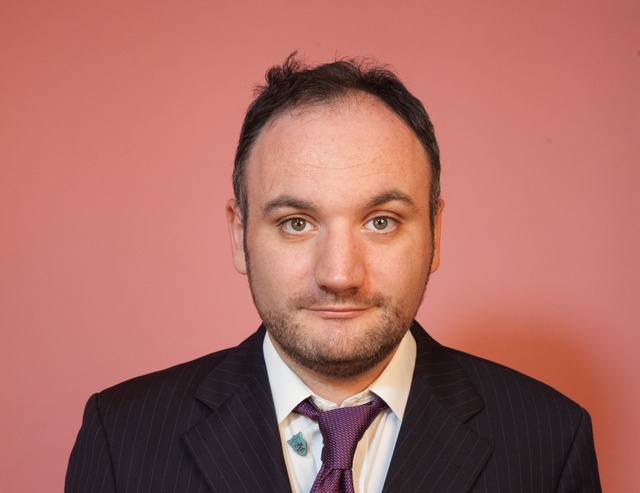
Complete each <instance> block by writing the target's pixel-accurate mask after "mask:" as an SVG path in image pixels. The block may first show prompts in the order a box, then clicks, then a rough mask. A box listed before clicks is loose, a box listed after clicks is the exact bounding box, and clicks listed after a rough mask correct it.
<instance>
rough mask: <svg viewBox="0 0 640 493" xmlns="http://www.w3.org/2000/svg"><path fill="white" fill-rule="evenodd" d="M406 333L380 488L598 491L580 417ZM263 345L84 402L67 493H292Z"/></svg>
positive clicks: (527, 382)
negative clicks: (409, 345) (400, 411)
mask: <svg viewBox="0 0 640 493" xmlns="http://www.w3.org/2000/svg"><path fill="white" fill-rule="evenodd" d="M412 332H413V335H414V337H415V338H416V342H417V346H418V355H417V360H416V368H415V374H414V381H413V383H412V387H411V393H410V395H409V400H408V402H407V409H406V412H405V416H404V419H403V424H402V428H401V430H400V435H399V437H398V442H397V444H396V449H395V451H394V455H393V458H392V461H391V465H390V468H389V472H388V474H387V479H386V483H385V487H384V491H385V492H386V493H394V492H470V491H473V492H491V493H495V492H536V493H540V492H547V491H550V492H551V491H553V492H563V493H564V492H583V491H584V492H587V491H588V492H590V491H595V492H597V491H600V485H599V480H598V473H597V465H596V457H595V452H594V450H593V435H592V431H591V423H590V420H589V416H588V414H587V413H586V411H584V410H583V409H581V408H580V407H579V406H578V405H577V404H575V403H573V402H572V401H570V400H569V399H567V398H565V397H563V396H562V395H561V394H559V393H558V392H556V391H554V390H553V389H551V388H550V387H548V386H546V385H544V384H542V383H540V382H537V381H535V380H532V379H530V378H528V377H525V376H524V375H521V374H519V373H517V372H515V371H512V370H509V369H507V368H504V367H502V366H500V365H496V364H494V363H489V362H487V361H485V360H482V359H480V358H475V357H473V356H470V355H467V354H464V353H461V352H457V351H454V350H451V349H448V348H444V347H442V346H440V345H439V344H438V343H437V342H435V341H434V340H433V339H431V338H430V337H429V336H428V335H427V334H426V333H425V332H424V331H423V330H422V329H421V328H420V326H418V325H417V324H415V325H414V327H413V328H412ZM263 337H264V328H261V329H260V330H259V331H258V332H257V333H255V334H254V335H252V336H251V337H249V339H247V340H246V341H244V342H243V343H242V344H241V345H240V346H238V347H236V348H233V349H230V350H225V351H221V352H218V353H214V354H211V355H209V356H205V357H203V358H200V359H198V360H195V361H193V362H190V363H185V364H183V365H179V366H176V367H173V368H169V369H167V370H163V371H161V372H157V373H153V374H150V375H145V376H142V377H138V378H135V379H132V380H129V381H127V382H124V383H122V384H119V385H116V386H115V387H112V388H110V389H107V390H105V391H103V392H101V393H99V394H95V395H94V396H92V397H91V398H90V399H89V402H88V403H87V406H86V409H85V414H84V418H83V424H82V427H81V429H80V432H79V434H78V438H77V440H76V444H75V446H74V448H73V451H72V453H71V458H70V461H69V469H68V471H67V479H66V487H65V491H67V492H92V493H93V492H114V491H118V492H128V493H129V492H154V493H155V492H187V493H188V492H211V491H213V492H229V493H231V492H234V493H240V492H251V493H254V492H278V493H281V492H284V493H287V492H290V491H291V489H290V486H289V480H288V476H287V472H286V467H285V463H284V458H283V456H282V446H281V443H280V438H279V434H278V429H277V423H276V416H275V411H274V408H273V401H272V398H271V392H270V388H269V382H268V378H267V374H266V369H265V366H264V359H263V355H262V339H263Z"/></svg>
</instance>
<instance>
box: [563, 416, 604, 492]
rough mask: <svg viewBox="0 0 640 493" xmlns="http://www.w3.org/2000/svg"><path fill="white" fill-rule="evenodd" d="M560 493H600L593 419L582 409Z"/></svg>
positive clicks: (564, 468) (566, 461)
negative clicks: (592, 425)
mask: <svg viewBox="0 0 640 493" xmlns="http://www.w3.org/2000/svg"><path fill="white" fill-rule="evenodd" d="M557 492H558V493H587V492H588V493H592V492H593V493H600V492H602V488H601V486H600V477H599V475H598V462H597V459H596V451H595V447H594V443H593V430H592V427H591V418H590V417H589V413H587V411H586V410H584V409H582V412H581V415H580V422H579V424H578V429H577V431H576V434H575V436H574V438H573V443H572V445H571V448H570V450H569V454H568V455H567V458H566V460H565V463H564V467H563V469H562V474H561V476H560V481H559V483H558V488H557Z"/></svg>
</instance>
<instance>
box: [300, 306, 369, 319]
mask: <svg viewBox="0 0 640 493" xmlns="http://www.w3.org/2000/svg"><path fill="white" fill-rule="evenodd" d="M373 308H374V307H371V306H344V305H341V306H319V307H312V308H306V310H307V311H309V312H311V313H312V314H313V315H315V316H317V317H320V318H326V319H349V318H356V317H359V316H361V315H364V314H365V313H368V312H369V311H370V310H373Z"/></svg>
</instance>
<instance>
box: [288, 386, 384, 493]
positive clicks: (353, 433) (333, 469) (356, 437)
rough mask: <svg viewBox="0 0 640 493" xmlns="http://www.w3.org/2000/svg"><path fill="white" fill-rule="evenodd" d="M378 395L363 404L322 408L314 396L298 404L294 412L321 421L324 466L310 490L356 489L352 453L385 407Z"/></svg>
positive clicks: (345, 491) (345, 492) (344, 492)
mask: <svg viewBox="0 0 640 493" xmlns="http://www.w3.org/2000/svg"><path fill="white" fill-rule="evenodd" d="M387 407H389V406H387V404H386V403H385V402H384V401H383V400H382V399H380V397H377V396H376V397H375V399H373V400H372V401H371V402H368V403H366V404H363V405H362V406H353V407H341V408H338V409H332V410H331V411H324V412H322V411H320V409H318V408H317V407H316V405H315V404H314V403H313V401H312V400H311V397H309V398H308V399H305V400H304V401H302V402H301V403H300V404H298V405H297V406H296V407H295V409H294V410H293V411H294V412H296V413H298V414H302V415H303V416H306V417H307V418H310V419H312V420H314V421H317V422H318V426H319V427H320V433H321V434H322V467H321V468H320V471H319V472H318V475H317V476H316V480H315V481H314V482H313V486H312V487H311V491H310V492H309V493H355V491H354V488H353V472H352V471H351V468H352V467H353V454H355V452H356V446H357V445H358V442H359V441H360V439H361V438H362V435H364V432H365V431H366V430H367V428H369V425H371V423H372V422H373V420H374V419H376V416H377V415H378V414H380V411H382V410H383V409H386V408H387Z"/></svg>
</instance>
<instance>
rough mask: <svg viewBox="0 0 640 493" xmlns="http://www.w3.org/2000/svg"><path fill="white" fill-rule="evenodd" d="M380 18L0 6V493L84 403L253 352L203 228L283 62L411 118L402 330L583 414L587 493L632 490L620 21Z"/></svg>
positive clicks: (294, 7)
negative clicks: (553, 394) (433, 264)
mask: <svg viewBox="0 0 640 493" xmlns="http://www.w3.org/2000/svg"><path fill="white" fill-rule="evenodd" d="M54 3H57V5H54ZM266 3H270V5H269V6H266ZM392 4H393V2H378V3H375V2H370V1H364V0H360V1H352V2H345V1H343V0H327V1H325V2H322V3H317V2H316V3H312V2H302V3H301V2H292V1H289V0H279V1H272V2H264V1H248V2H222V1H217V2H202V1H198V2H195V1H194V2H156V1H154V2H142V1H139V2H119V1H109V2H82V1H75V2H73V1H66V2H45V1H42V2H37V1H31V2H23V1H20V0H4V1H3V2H2V4H1V5H0V330H1V339H0V366H1V369H0V370H1V371H0V375H1V377H0V378H1V380H0V385H1V387H0V392H1V396H0V420H1V422H0V426H1V428H0V490H1V491H21V492H49V491H50V492H54V491H60V490H61V487H62V482H63V476H64V471H65V468H66V462H67V458H68V454H69V452H70V450H71V446H72V443H73V441H74V438H75V434H76V432H77V430H78V427H79V425H80V419H81V414H82V409H83V405H84V402H85V401H86V399H87V398H88V396H89V395H90V394H91V393H92V392H93V391H96V390H98V389H101V388H104V387H106V386H108V385H111V384H114V383H116V382H118V381H120V380H122V379H125V378H127V377H130V376H133V375H136V374H140V373H143V372H148V371H151V370H154V369H159V368H161V367H165V366H168V365H171V364H174V363H178V362H180V361H183V360H186V359H190V358H194V357H196V356H198V355H201V354H203V353H206V352H210V351H213V350H215V349H218V348H222V347H225V346H228V345H231V344H234V343H236V342H238V341H239V340H240V339H242V338H243V337H244V336H245V335H247V334H249V333H250V332H251V331H252V330H253V329H254V328H255V327H256V324H257V323H258V319H257V316H256V315H255V313H254V311H253V308H252V305H251V301H250V296H249V292H248V289H247V287H246V280H245V279H244V278H243V277H241V276H239V275H237V274H236V273H235V272H234V271H233V269H232V267H231V262H230V250H229V246H228V241H227V237H226V227H225V224H224V215H223V205H224V203H225V201H226V199H227V198H228V197H229V196H230V193H231V191H230V172H231V163H232V156H233V152H234V146H235V142H236V139H237V133H238V129H239V126H240V122H241V119H242V115H243V111H244V108H245V106H246V104H247V103H248V101H249V100H250V97H251V89H252V86H253V84H254V83H256V82H258V81H259V80H260V79H261V77H262V74H263V72H264V70H265V68H266V67H267V66H268V65H270V64H273V63H277V62H279V61H281V60H282V59H284V58H285V56H286V55H288V54H289V53H290V52H291V51H293V50H294V49H298V50H300V52H301V53H302V54H304V55H306V56H307V57H308V59H310V60H311V61H327V60H330V59H332V58H333V57H334V56H335V55H338V56H344V55H351V54H360V55H370V56H375V57H378V58H379V59H381V60H383V61H388V62H390V63H392V64H393V66H394V67H395V68H396V69H397V70H398V72H399V73H400V74H401V76H402V78H403V79H404V80H405V81H406V83H407V84H408V85H409V87H410V88H411V89H413V91H414V92H415V93H417V95H418V96H419V97H421V98H422V99H423V100H424V102H425V104H426V106H427V107H428V109H429V111H430V112H431V114H432V117H433V119H434V121H435V123H436V129H437V131H438V135H439V138H440V141H441V145H442V153H443V166H444V174H443V185H444V197H445V198H446V200H447V207H446V209H445V216H444V238H443V245H442V264H441V268H440V270H439V271H438V273H437V274H436V275H434V276H433V278H432V283H431V286H430V289H429V293H428V296H427V301H426V304H425V306H424V307H423V308H422V310H421V313H420V314H419V319H420V321H421V322H423V324H424V325H425V326H426V327H427V328H428V329H429V330H430V331H431V332H432V334H433V335H435V336H436V337H437V338H439V339H440V340H441V341H443V342H445V343H447V344H451V345H455V346H458V347H461V348H462V349H465V350H468V351H471V352H475V353H478V354H480V355H483V356H486V357H489V358H493V359H496V360H499V361H501V362H503V363H506V364H508V365H511V366H513V367H515V368H517V369H519V370H522V371H524V372H526V373H529V374H531V375H533V376H536V377H538V378H541V379H543V380H545V381H547V382H548V383H550V384H552V385H554V386H555V387H557V388H558V389H559V390H561V391H563V392H565V393H566V394H568V395H569V396H571V397H573V398H574V399H576V400H578V401H580V402H581V403H582V404H583V405H584V406H585V407H587V408H588V409H589V410H590V411H591V413H592V416H593V420H594V425H595V433H596V444H597V448H598V454H599V459H600V463H601V474H602V479H603V485H604V487H605V489H606V490H607V491H610V492H627V491H633V490H635V489H637V485H638V483H640V468H639V467H638V457H640V419H639V418H638V409H640V391H639V390H638V380H639V379H640V358H639V357H638V349H637V348H638V344H639V343H640V336H639V335H638V322H639V321H640V313H639V308H638V306H639V303H638V297H639V293H640V282H639V279H640V265H639V264H640V261H639V257H640V256H639V252H640V248H639V244H638V243H639V242H638V240H639V238H640V228H639V223H638V218H639V217H640V215H639V213H640V210H639V209H640V208H639V200H638V195H639V192H640V176H639V170H640V163H639V160H638V156H640V137H639V135H640V132H639V130H640V115H639V113H640V90H639V88H640V64H639V61H640V56H639V55H640V52H639V51H638V50H639V49H640V30H639V29H638V26H639V20H640V2H637V1H635V0H628V1H612V2H604V1H602V2H551V1H543V2H521V3H518V5H520V6H519V7H515V6H514V5H515V4H516V3H514V2H511V1H506V0H505V1H498V0H495V1H493V2H431V1H425V0H415V1H406V2H400V5H403V6H402V7H398V6H397V5H396V6H392ZM231 5H233V7H232V6H231Z"/></svg>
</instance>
